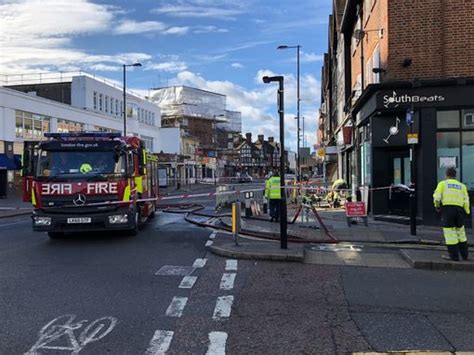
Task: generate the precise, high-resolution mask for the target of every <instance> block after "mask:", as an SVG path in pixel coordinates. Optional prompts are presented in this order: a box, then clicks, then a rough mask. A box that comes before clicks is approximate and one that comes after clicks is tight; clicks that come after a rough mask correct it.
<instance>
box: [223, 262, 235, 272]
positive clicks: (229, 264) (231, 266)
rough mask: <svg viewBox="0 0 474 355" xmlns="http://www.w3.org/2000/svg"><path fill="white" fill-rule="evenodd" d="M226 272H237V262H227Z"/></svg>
mask: <svg viewBox="0 0 474 355" xmlns="http://www.w3.org/2000/svg"><path fill="white" fill-rule="evenodd" d="M225 271H237V260H233V259H229V260H226V261H225Z"/></svg>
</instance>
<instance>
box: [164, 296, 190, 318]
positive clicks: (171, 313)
mask: <svg viewBox="0 0 474 355" xmlns="http://www.w3.org/2000/svg"><path fill="white" fill-rule="evenodd" d="M187 302H188V298H187V297H173V299H172V300H171V303H170V305H169V306H168V309H167V310H166V315H167V316H168V317H181V316H182V315H183V310H184V307H185V306H186V303H187Z"/></svg>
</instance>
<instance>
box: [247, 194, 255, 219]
mask: <svg viewBox="0 0 474 355" xmlns="http://www.w3.org/2000/svg"><path fill="white" fill-rule="evenodd" d="M252 198H253V192H252V191H250V192H246V193H245V217H252V215H253V214H252Z"/></svg>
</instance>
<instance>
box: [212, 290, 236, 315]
mask: <svg viewBox="0 0 474 355" xmlns="http://www.w3.org/2000/svg"><path fill="white" fill-rule="evenodd" d="M233 302H234V296H221V297H218V298H217V302H216V307H215V308H214V314H213V315H212V319H214V320H222V319H223V318H229V317H230V311H231V309H232V303H233Z"/></svg>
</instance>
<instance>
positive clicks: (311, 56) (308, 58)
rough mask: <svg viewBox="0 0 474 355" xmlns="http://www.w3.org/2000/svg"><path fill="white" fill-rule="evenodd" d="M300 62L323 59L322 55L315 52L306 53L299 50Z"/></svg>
mask: <svg viewBox="0 0 474 355" xmlns="http://www.w3.org/2000/svg"><path fill="white" fill-rule="evenodd" d="M300 59H301V62H302V63H313V62H321V61H323V60H324V55H322V54H316V53H306V52H301V58H300Z"/></svg>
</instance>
